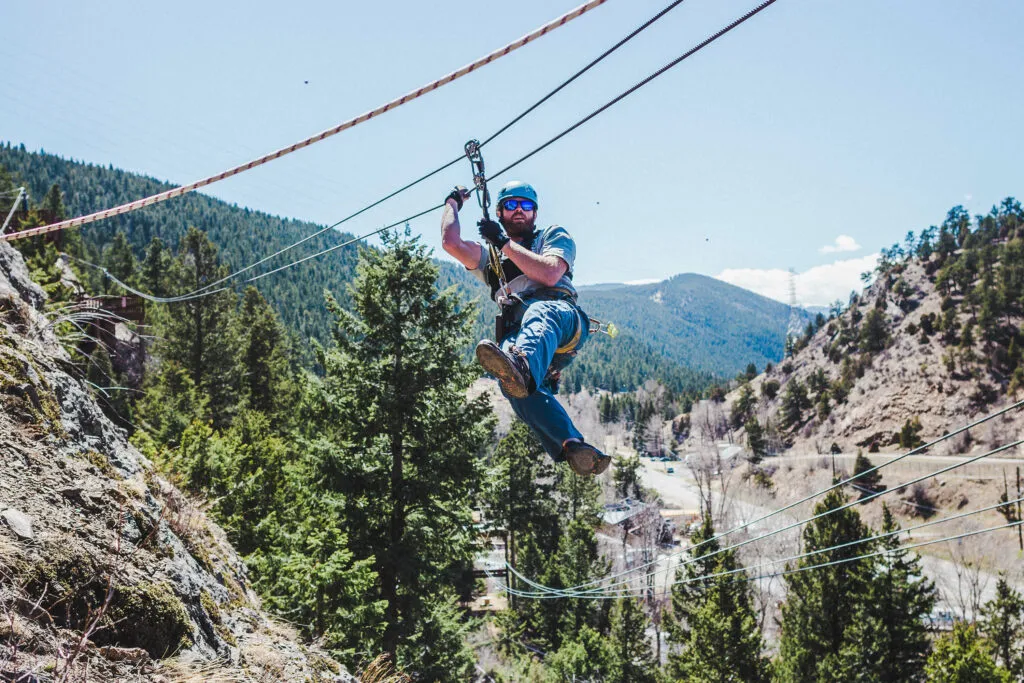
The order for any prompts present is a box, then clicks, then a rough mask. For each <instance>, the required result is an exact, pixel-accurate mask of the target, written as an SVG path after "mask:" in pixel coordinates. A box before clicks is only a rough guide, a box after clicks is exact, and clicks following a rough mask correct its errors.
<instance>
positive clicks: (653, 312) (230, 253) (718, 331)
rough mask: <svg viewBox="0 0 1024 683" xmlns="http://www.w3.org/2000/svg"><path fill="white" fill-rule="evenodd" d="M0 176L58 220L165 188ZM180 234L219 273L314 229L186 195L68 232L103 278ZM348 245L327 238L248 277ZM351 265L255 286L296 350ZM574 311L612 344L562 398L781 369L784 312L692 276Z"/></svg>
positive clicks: (55, 168)
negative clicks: (198, 245) (206, 243)
mask: <svg viewBox="0 0 1024 683" xmlns="http://www.w3.org/2000/svg"><path fill="white" fill-rule="evenodd" d="M0 167H2V168H4V169H6V171H7V172H8V173H9V174H10V176H11V178H12V179H13V180H14V181H15V182H16V183H24V184H25V185H26V186H27V188H28V190H29V193H30V195H31V197H32V198H33V202H34V203H35V204H37V205H38V204H39V203H40V200H41V198H43V197H45V196H46V195H47V194H48V193H50V192H51V190H52V188H53V186H54V185H56V186H57V187H58V188H59V190H60V195H58V198H57V199H56V200H55V201H58V202H59V201H60V200H61V198H62V201H63V206H64V211H65V213H66V215H68V216H77V215H82V214H86V213H91V212H94V211H98V210H101V209H104V208H108V207H111V206H115V205H117V204H121V203H124V202H127V201H131V200H134V199H138V198H140V197H144V196H148V195H150V194H154V193H157V192H161V191H164V190H167V189H170V188H171V187H172V186H171V185H169V184H167V183H163V182H159V181H157V180H155V179H153V178H148V177H145V176H140V175H137V174H133V173H127V172H125V171H121V170H118V169H114V168H113V167H103V166H97V165H93V164H87V163H82V162H77V161H72V160H67V159H63V158H61V157H58V156H55V155H52V154H47V153H45V152H39V153H34V152H29V151H26V150H25V148H24V146H23V145H22V146H12V145H11V144H10V143H8V144H5V145H0ZM189 227H195V228H197V229H199V230H201V231H203V232H205V233H206V234H207V235H208V236H209V238H210V239H211V240H212V241H213V243H214V244H216V245H217V247H218V250H219V255H220V259H221V261H222V263H225V264H227V265H228V266H229V268H230V269H237V268H240V267H243V266H245V265H248V264H250V263H253V262H254V261H257V260H259V259H260V258H262V257H264V256H266V255H268V254H270V253H272V252H273V251H276V250H278V249H280V248H282V247H285V246H287V245H289V244H291V243H293V242H295V241H297V240H299V239H301V238H302V237H304V236H306V235H309V234H311V233H313V232H316V231H317V230H319V229H321V227H322V226H319V225H316V224H314V223H310V222H306V221H299V220H293V219H284V218H279V217H277V216H271V215H268V214H266V213H262V212H259V211H252V210H250V209H247V208H241V207H238V206H234V205H231V204H228V203H226V202H223V201H221V200H218V199H213V198H211V197H207V196H205V195H202V194H198V193H194V192H193V193H190V194H187V195H184V196H182V197H179V198H176V199H173V200H171V201H168V202H164V203H161V204H157V205H154V206H151V207H148V208H146V209H142V210H140V211H135V212H132V213H129V214H126V215H124V216H116V217H113V218H109V219H106V220H103V221H98V222H96V223H93V224H90V225H89V226H88V227H86V228H83V229H81V230H79V231H78V232H79V233H80V236H81V237H80V239H81V241H82V245H83V249H84V253H85V254H86V255H87V257H88V260H90V261H92V262H95V263H102V264H103V265H107V266H108V267H110V263H108V260H109V257H111V254H112V252H111V249H110V247H111V245H113V244H114V241H115V237H116V235H117V234H118V233H123V234H124V235H125V238H126V242H127V246H128V247H130V249H131V252H132V254H133V255H134V258H135V259H136V260H137V261H139V262H142V260H143V259H144V258H145V256H146V251H147V248H148V246H149V245H150V243H151V241H152V240H153V238H154V237H159V238H160V240H162V242H163V243H164V245H165V246H167V247H170V248H171V249H172V250H176V249H177V247H178V245H179V243H180V241H181V239H182V238H183V237H184V236H185V234H186V232H187V231H188V228H189ZM69 234H70V233H69ZM351 237H352V235H350V234H347V233H342V232H336V231H328V232H326V233H324V234H323V235H320V236H318V237H316V238H314V239H312V240H310V241H309V242H308V243H306V244H304V245H302V246H301V247H299V248H297V249H295V250H294V251H292V252H289V253H288V254H287V255H286V256H284V257H281V258H279V259H276V260H274V261H271V262H268V264H266V266H265V267H261V268H257V269H256V270H254V271H252V274H258V273H260V272H264V271H265V270H269V269H270V268H272V267H276V266H278V265H281V264H283V263H287V262H288V260H290V259H294V258H299V257H301V256H305V255H308V254H312V253H314V252H316V251H319V250H322V249H325V248H327V247H329V246H332V245H335V244H338V243H340V242H342V241H344V240H348V239H351ZM76 239H77V238H76ZM115 251H116V250H115ZM357 257H358V249H357V248H345V249H339V250H338V251H335V252H333V253H331V254H330V255H328V256H326V257H323V258H318V259H314V260H312V261H310V262H307V263H304V264H302V265H301V266H299V267H297V268H293V269H290V270H287V271H284V272H281V273H279V274H276V275H274V276H272V277H268V278H264V279H262V280H259V281H258V282H257V283H256V286H257V287H258V288H259V290H260V292H261V293H262V294H263V295H264V297H266V299H267V300H268V301H269V302H270V303H271V304H272V305H273V306H274V308H275V309H276V310H277V311H278V313H279V315H280V316H281V319H282V321H283V322H284V323H285V326H286V327H287V328H288V330H289V332H290V333H291V334H292V335H293V336H294V337H295V338H296V339H297V340H299V342H300V346H301V347H303V348H304V347H305V342H306V340H308V339H310V338H314V339H317V340H319V341H321V342H324V341H326V340H328V339H329V328H330V322H329V316H327V315H325V313H324V301H323V292H324V290H325V289H327V290H329V291H331V292H333V293H334V294H335V296H336V297H337V298H338V301H339V303H340V304H341V305H342V306H343V307H347V306H348V305H349V303H350V302H349V301H348V294H347V291H346V284H348V283H350V282H351V281H352V279H353V277H354V275H355V270H354V269H355V263H356V260H357ZM438 266H439V270H440V276H439V281H440V283H441V284H442V285H444V286H447V285H455V286H457V287H458V288H459V289H460V290H461V291H462V293H463V295H464V299H466V300H467V301H468V300H473V299H476V300H478V301H479V304H480V305H479V307H478V310H477V315H476V322H475V324H474V336H476V337H478V338H482V337H485V336H490V335H492V334H493V332H492V330H493V318H494V313H495V310H494V307H493V305H492V304H491V303H490V302H489V301H488V300H487V297H486V292H485V290H484V288H483V287H481V286H480V283H479V282H478V281H477V280H475V279H474V278H472V277H471V276H470V275H469V274H468V273H467V272H466V271H465V270H464V269H463V268H462V267H461V266H459V265H457V264H453V263H451V262H448V261H441V262H439V263H438ZM180 293H181V292H178V291H171V292H168V294H171V295H174V294H180ZM581 304H582V305H583V306H584V307H585V309H586V310H587V311H588V312H589V313H591V314H592V315H593V316H594V317H596V318H599V319H601V320H604V321H611V322H614V323H615V324H616V325H617V326H618V327H619V329H620V330H621V331H622V334H621V336H620V337H619V338H618V339H616V340H614V341H612V340H610V339H609V338H608V337H607V336H605V335H595V336H594V337H593V339H592V340H591V342H590V344H589V345H588V347H587V350H586V352H585V353H584V354H581V356H580V358H579V359H578V360H577V362H576V363H574V365H573V366H571V367H570V368H569V370H568V371H567V372H566V374H565V379H566V386H567V387H568V388H570V389H572V388H578V387H580V386H592V387H600V388H604V389H611V390H630V389H635V388H636V387H638V386H640V385H642V384H643V383H644V382H645V381H647V380H649V379H654V380H657V381H659V382H661V383H663V384H665V385H666V386H668V387H669V388H671V389H672V390H673V391H686V392H694V391H699V390H701V389H703V388H704V387H706V386H707V385H708V384H710V383H711V382H712V381H713V380H714V379H715V378H716V376H721V375H728V376H731V375H733V374H735V373H736V372H737V371H739V370H741V369H743V368H745V367H746V366H747V365H748V364H749V363H751V362H752V363H755V364H756V365H757V366H758V367H762V366H763V365H764V364H765V363H766V362H769V361H776V360H778V359H779V358H781V357H782V352H783V344H784V336H785V331H786V324H787V321H788V317H789V308H788V307H787V306H785V305H783V304H780V303H777V302H774V301H771V300H769V299H766V298H764V297H761V296H758V295H756V294H753V293H751V292H748V291H746V290H743V289H740V288H738V287H733V286H731V285H728V284H725V283H722V282H719V281H718V280H714V279H711V278H707V277H702V276H699V275H679V276H676V277H674V278H671V279H670V280H667V281H665V282H662V283H658V284H654V285H645V286H625V285H599V286H595V287H590V288H583V291H582V293H581ZM468 352H469V351H468V349H467V353H468Z"/></svg>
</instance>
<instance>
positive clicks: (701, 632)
mask: <svg viewBox="0 0 1024 683" xmlns="http://www.w3.org/2000/svg"><path fill="white" fill-rule="evenodd" d="M713 537H714V528H713V526H712V524H711V521H710V519H709V518H707V517H705V518H704V522H703V524H702V526H701V528H700V529H698V530H697V531H696V532H695V533H694V535H693V536H692V538H691V539H690V540H691V542H692V543H693V544H694V546H698V544H700V543H702V542H705V541H707V540H708V539H711V538H713ZM720 547H721V546H720V545H719V543H718V541H710V542H706V543H704V545H701V546H699V547H696V549H695V550H694V551H693V552H694V553H695V559H696V562H693V563H691V564H689V565H686V566H684V567H682V568H681V569H680V570H679V571H678V572H677V574H676V581H677V583H676V584H675V585H674V586H673V587H672V614H671V616H670V617H669V618H668V623H667V626H668V637H669V642H670V643H672V644H673V645H674V646H676V647H675V649H674V650H673V651H671V652H670V653H669V664H668V669H667V674H668V677H669V680H672V681H731V680H739V681H746V682H750V683H758V682H760V681H767V680H768V661H767V659H766V658H765V657H764V656H763V655H762V654H761V652H762V649H763V642H762V639H761V629H760V627H759V626H758V622H757V615H756V613H755V611H754V607H753V599H752V597H751V589H750V584H749V583H747V582H746V581H737V580H736V578H737V577H736V575H729V576H721V577H717V578H714V579H704V578H703V577H706V576H709V575H711V574H716V573H722V572H734V571H736V570H738V569H740V564H739V562H738V560H737V558H736V553H735V551H731V550H730V551H725V552H719V550H720ZM740 576H742V574H740Z"/></svg>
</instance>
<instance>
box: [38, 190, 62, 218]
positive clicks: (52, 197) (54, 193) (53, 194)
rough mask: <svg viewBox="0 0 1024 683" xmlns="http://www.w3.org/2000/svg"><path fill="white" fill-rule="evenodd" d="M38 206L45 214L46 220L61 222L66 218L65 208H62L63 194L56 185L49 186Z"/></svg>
mask: <svg viewBox="0 0 1024 683" xmlns="http://www.w3.org/2000/svg"><path fill="white" fill-rule="evenodd" d="M40 206H41V208H42V209H43V211H45V212H46V213H47V216H46V218H47V219H48V220H54V221H62V220H64V219H66V218H67V217H68V211H67V208H65V206H64V193H63V192H62V191H61V189H60V185H58V184H57V183H54V184H52V185H50V189H49V190H47V191H46V196H45V197H43V201H42V204H41V205H40Z"/></svg>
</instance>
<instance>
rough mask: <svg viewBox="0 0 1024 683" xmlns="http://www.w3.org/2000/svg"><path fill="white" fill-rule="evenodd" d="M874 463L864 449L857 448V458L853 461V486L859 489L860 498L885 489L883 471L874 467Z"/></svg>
mask: <svg viewBox="0 0 1024 683" xmlns="http://www.w3.org/2000/svg"><path fill="white" fill-rule="evenodd" d="M874 467H875V466H874V465H872V464H871V461H870V460H868V457H867V456H866V455H864V451H862V450H861V449H859V448H858V449H857V459H856V460H854V461H853V482H852V484H851V485H852V486H853V487H854V488H855V490H857V491H859V493H860V496H859V497H860V498H866V497H867V496H870V495H871V494H873V493H877V492H879V491H884V490H885V486H883V485H882V475H881V473H880V472H879V471H878V470H876V469H874Z"/></svg>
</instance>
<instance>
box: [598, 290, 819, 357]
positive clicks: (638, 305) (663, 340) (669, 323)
mask: <svg viewBox="0 0 1024 683" xmlns="http://www.w3.org/2000/svg"><path fill="white" fill-rule="evenodd" d="M580 303H581V304H582V305H583V306H584V308H585V309H586V310H587V311H588V312H590V313H592V314H593V315H594V316H595V317H597V318H599V319H601V320H609V321H612V322H614V323H615V324H616V325H617V326H618V327H619V328H621V329H622V330H623V331H624V332H628V333H630V334H631V335H633V336H635V337H636V338H637V339H639V340H640V341H642V342H644V343H646V344H648V345H650V347H651V348H652V350H654V351H655V352H656V353H660V354H662V355H664V356H665V357H667V358H669V359H671V360H673V361H675V362H677V363H680V364H683V365H686V366H688V367H691V368H694V369H698V370H704V371H707V372H710V373H713V374H716V375H733V374H735V373H737V372H738V371H740V370H742V369H744V368H745V367H746V366H747V364H748V363H754V364H755V365H757V366H758V368H763V367H764V365H765V364H766V363H768V362H775V361H778V360H779V359H780V358H782V355H783V352H784V350H785V338H786V329H787V325H788V322H789V318H790V309H789V306H787V305H785V304H782V303H779V302H778V301H775V300H773V299H769V298H767V297H764V296H761V295H759V294H755V293H754V292H750V291H748V290H745V289H742V288H740V287H736V286H735V285H730V284H728V283H726V282H722V281H721V280H716V279H715V278H712V277H707V276H705V275H697V274H694V273H684V274H681V275H676V276H673V277H671V278H669V279H667V280H664V281H661V282H657V283H653V284H647V285H626V284H622V285H619V286H613V285H610V284H604V285H599V286H590V287H581V288H580ZM798 317H799V319H800V320H801V321H803V323H806V321H808V320H810V318H811V316H810V315H809V314H808V313H806V312H805V311H803V310H802V309H801V310H799V311H798Z"/></svg>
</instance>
